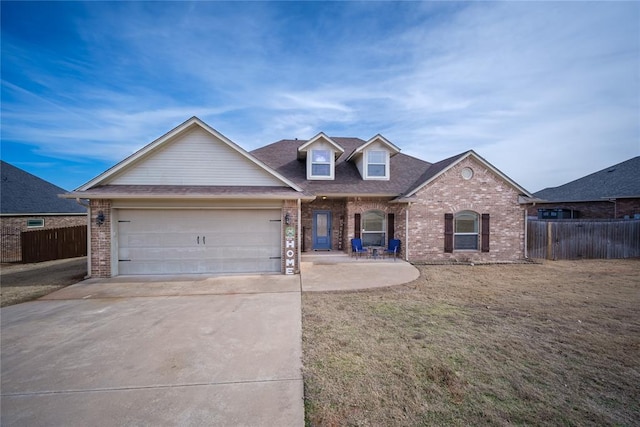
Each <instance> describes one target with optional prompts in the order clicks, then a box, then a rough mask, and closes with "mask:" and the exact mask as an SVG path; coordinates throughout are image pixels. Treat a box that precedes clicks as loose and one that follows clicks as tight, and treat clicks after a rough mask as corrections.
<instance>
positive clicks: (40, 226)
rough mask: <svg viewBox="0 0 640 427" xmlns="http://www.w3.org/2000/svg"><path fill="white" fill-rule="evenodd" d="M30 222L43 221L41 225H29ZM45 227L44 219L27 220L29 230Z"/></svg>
mask: <svg viewBox="0 0 640 427" xmlns="http://www.w3.org/2000/svg"><path fill="white" fill-rule="evenodd" d="M29 221H42V224H41V225H29ZM43 227H44V218H31V219H27V228H43Z"/></svg>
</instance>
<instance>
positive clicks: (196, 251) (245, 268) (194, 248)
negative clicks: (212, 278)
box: [118, 209, 282, 275]
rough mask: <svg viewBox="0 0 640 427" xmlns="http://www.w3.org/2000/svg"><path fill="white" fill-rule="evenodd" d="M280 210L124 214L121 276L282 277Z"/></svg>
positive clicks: (120, 228) (120, 242) (121, 215)
mask: <svg viewBox="0 0 640 427" xmlns="http://www.w3.org/2000/svg"><path fill="white" fill-rule="evenodd" d="M279 218H280V211H279V210H275V209H274V210H253V211H252V210H246V211H238V210H166V211H165V210H129V209H122V210H120V211H119V222H118V225H119V226H118V259H119V262H118V267H119V274H125V275H126V274H188V273H243V272H251V273H258V272H277V271H280V268H281V267H280V251H281V248H280V246H281V232H282V231H281V222H280V220H279Z"/></svg>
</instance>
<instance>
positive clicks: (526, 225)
mask: <svg viewBox="0 0 640 427" xmlns="http://www.w3.org/2000/svg"><path fill="white" fill-rule="evenodd" d="M527 211H528V209H527V208H525V209H524V259H529V250H528V248H527V246H528V245H529V242H528V239H527V234H528V230H529V213H528V212H527Z"/></svg>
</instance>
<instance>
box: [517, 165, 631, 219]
mask: <svg viewBox="0 0 640 427" xmlns="http://www.w3.org/2000/svg"><path fill="white" fill-rule="evenodd" d="M533 196H534V197H535V199H533V200H531V202H532V204H531V206H530V207H529V209H528V211H529V216H534V217H538V218H539V219H640V156H636V157H632V158H631V159H629V160H625V161H624V162H621V163H618V164H616V165H613V166H609V167H607V168H604V169H602V170H599V171H598V172H594V173H592V174H589V175H586V176H583V177H582V178H578V179H576V180H574V181H571V182H568V183H566V184H563V185H560V186H558V187H550V188H545V189H544V190H540V191H538V192H537V193H534V194H533Z"/></svg>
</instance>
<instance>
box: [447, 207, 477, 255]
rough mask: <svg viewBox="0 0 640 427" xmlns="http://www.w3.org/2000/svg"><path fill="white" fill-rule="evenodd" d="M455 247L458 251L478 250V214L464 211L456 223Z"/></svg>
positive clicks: (457, 216)
mask: <svg viewBox="0 0 640 427" xmlns="http://www.w3.org/2000/svg"><path fill="white" fill-rule="evenodd" d="M453 247H454V249H457V250H460V249H462V250H464V249H468V250H478V214H477V213H475V212H471V211H462V212H459V213H457V214H456V216H455V221H454V234H453Z"/></svg>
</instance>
